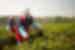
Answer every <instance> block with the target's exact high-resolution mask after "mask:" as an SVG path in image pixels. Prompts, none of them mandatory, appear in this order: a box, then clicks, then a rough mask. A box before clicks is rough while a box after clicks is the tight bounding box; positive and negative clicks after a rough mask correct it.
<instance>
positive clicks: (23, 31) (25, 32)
mask: <svg viewBox="0 0 75 50" xmlns="http://www.w3.org/2000/svg"><path fill="white" fill-rule="evenodd" d="M9 21H10V22H9V26H10V30H11V32H15V33H16V41H17V45H19V46H22V45H21V44H22V42H25V41H27V42H29V40H30V34H29V33H30V32H31V30H30V29H31V27H32V28H33V29H35V30H37V34H35V36H34V37H33V38H35V37H37V36H42V35H43V31H42V29H41V26H40V24H38V23H35V22H34V19H33V16H32V15H31V14H30V10H29V9H27V10H26V14H25V15H24V16H20V17H16V24H15V22H14V21H15V20H14V18H13V17H12V18H10V20H9ZM15 26H16V27H15ZM31 37H32V36H31Z"/></svg>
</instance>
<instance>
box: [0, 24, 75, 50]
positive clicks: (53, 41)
mask: <svg viewBox="0 0 75 50" xmlns="http://www.w3.org/2000/svg"><path fill="white" fill-rule="evenodd" d="M42 26H43V29H44V35H45V36H47V37H48V38H47V41H45V40H43V38H37V39H36V40H34V43H33V44H32V48H28V45H27V44H26V43H23V46H24V48H25V50H42V47H46V48H65V49H66V48H72V45H73V43H74V41H73V40H72V39H70V38H68V37H67V34H66V33H65V31H67V30H72V31H73V30H75V24H74V23H47V24H44V23H43V24H42ZM67 32H68V31H67ZM7 33H8V31H6V29H5V26H0V38H5V37H7V36H8V35H7ZM70 34H72V36H73V33H70ZM74 34H75V31H74ZM72 42H73V43H72ZM14 47H16V48H18V47H17V46H14ZM18 50H19V48H18ZM21 50H22V49H21ZM49 50H50V49H49Z"/></svg>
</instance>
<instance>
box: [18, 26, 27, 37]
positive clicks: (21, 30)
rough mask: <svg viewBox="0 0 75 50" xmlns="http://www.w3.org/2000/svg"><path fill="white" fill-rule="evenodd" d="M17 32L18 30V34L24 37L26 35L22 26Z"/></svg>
mask: <svg viewBox="0 0 75 50" xmlns="http://www.w3.org/2000/svg"><path fill="white" fill-rule="evenodd" d="M19 32H20V35H21V36H22V37H24V38H25V37H27V36H28V34H27V32H26V31H25V30H24V28H23V27H19Z"/></svg>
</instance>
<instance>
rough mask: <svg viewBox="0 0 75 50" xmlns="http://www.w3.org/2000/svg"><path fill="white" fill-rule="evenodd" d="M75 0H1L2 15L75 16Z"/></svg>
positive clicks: (0, 10) (0, 11) (0, 13)
mask: <svg viewBox="0 0 75 50" xmlns="http://www.w3.org/2000/svg"><path fill="white" fill-rule="evenodd" d="M74 4H75V0H0V15H22V14H23V13H24V10H25V9H26V8H30V10H31V13H32V15H34V16H75V12H74V11H75V9H74V8H75V6H74Z"/></svg>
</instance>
